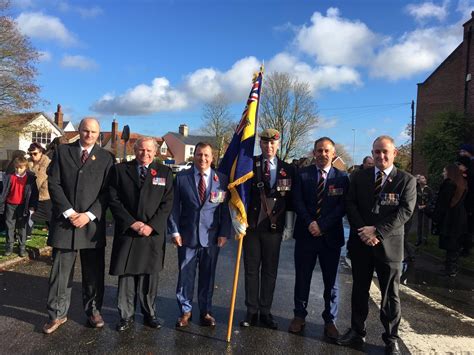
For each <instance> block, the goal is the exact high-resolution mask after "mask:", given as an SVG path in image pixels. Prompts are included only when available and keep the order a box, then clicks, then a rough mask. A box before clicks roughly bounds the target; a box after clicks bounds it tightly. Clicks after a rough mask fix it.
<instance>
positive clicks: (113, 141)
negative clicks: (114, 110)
mask: <svg viewBox="0 0 474 355" xmlns="http://www.w3.org/2000/svg"><path fill="white" fill-rule="evenodd" d="M118 134H119V133H118V122H117V120H116V119H115V118H114V120H113V121H112V133H111V137H110V140H111V147H112V150H113V151H114V153H115V155H117V141H118V140H119V137H118Z"/></svg>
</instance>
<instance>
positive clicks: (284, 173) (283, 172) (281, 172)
mask: <svg viewBox="0 0 474 355" xmlns="http://www.w3.org/2000/svg"><path fill="white" fill-rule="evenodd" d="M280 175H281V176H283V177H285V176H286V171H285V170H284V169H280Z"/></svg>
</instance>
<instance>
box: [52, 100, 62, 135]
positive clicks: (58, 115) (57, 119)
mask: <svg viewBox="0 0 474 355" xmlns="http://www.w3.org/2000/svg"><path fill="white" fill-rule="evenodd" d="M63 116H64V114H63V112H62V111H61V105H60V104H58V110H57V111H56V112H55V113H54V123H56V124H57V125H58V127H59V128H61V129H63V122H64V121H63Z"/></svg>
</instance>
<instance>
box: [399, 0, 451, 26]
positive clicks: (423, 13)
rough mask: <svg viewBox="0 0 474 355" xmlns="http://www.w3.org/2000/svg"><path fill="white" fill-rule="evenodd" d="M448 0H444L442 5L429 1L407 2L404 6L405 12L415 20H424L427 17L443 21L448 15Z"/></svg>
mask: <svg viewBox="0 0 474 355" xmlns="http://www.w3.org/2000/svg"><path fill="white" fill-rule="evenodd" d="M448 5H449V1H447V0H445V1H444V2H443V4H442V5H436V4H435V3H433V2H431V1H427V2H423V3H420V4H409V5H407V7H406V10H407V12H408V13H409V14H410V15H411V16H413V17H414V18H415V20H417V21H420V22H422V21H424V20H426V19H429V18H436V19H438V20H439V21H443V20H444V19H445V18H446V17H447V16H448Z"/></svg>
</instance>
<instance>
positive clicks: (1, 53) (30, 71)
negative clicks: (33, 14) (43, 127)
mask: <svg viewBox="0 0 474 355" xmlns="http://www.w3.org/2000/svg"><path fill="white" fill-rule="evenodd" d="M8 7H9V2H8V1H7V0H0V116H2V115H4V114H8V113H11V112H18V111H24V110H28V109H30V108H31V107H33V106H34V105H35V104H36V103H37V102H38V101H40V100H39V96H38V93H39V90H40V88H39V86H38V85H36V84H35V82H34V79H35V77H36V74H37V71H36V67H35V64H36V62H37V61H38V58H39V53H38V52H37V51H36V49H34V48H33V46H32V45H31V43H30V41H29V39H28V38H27V37H25V36H23V35H22V34H21V33H20V31H19V30H18V28H17V26H16V23H15V21H14V20H13V19H12V18H11V17H8V16H7V15H5V12H6V11H7V9H8Z"/></svg>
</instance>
